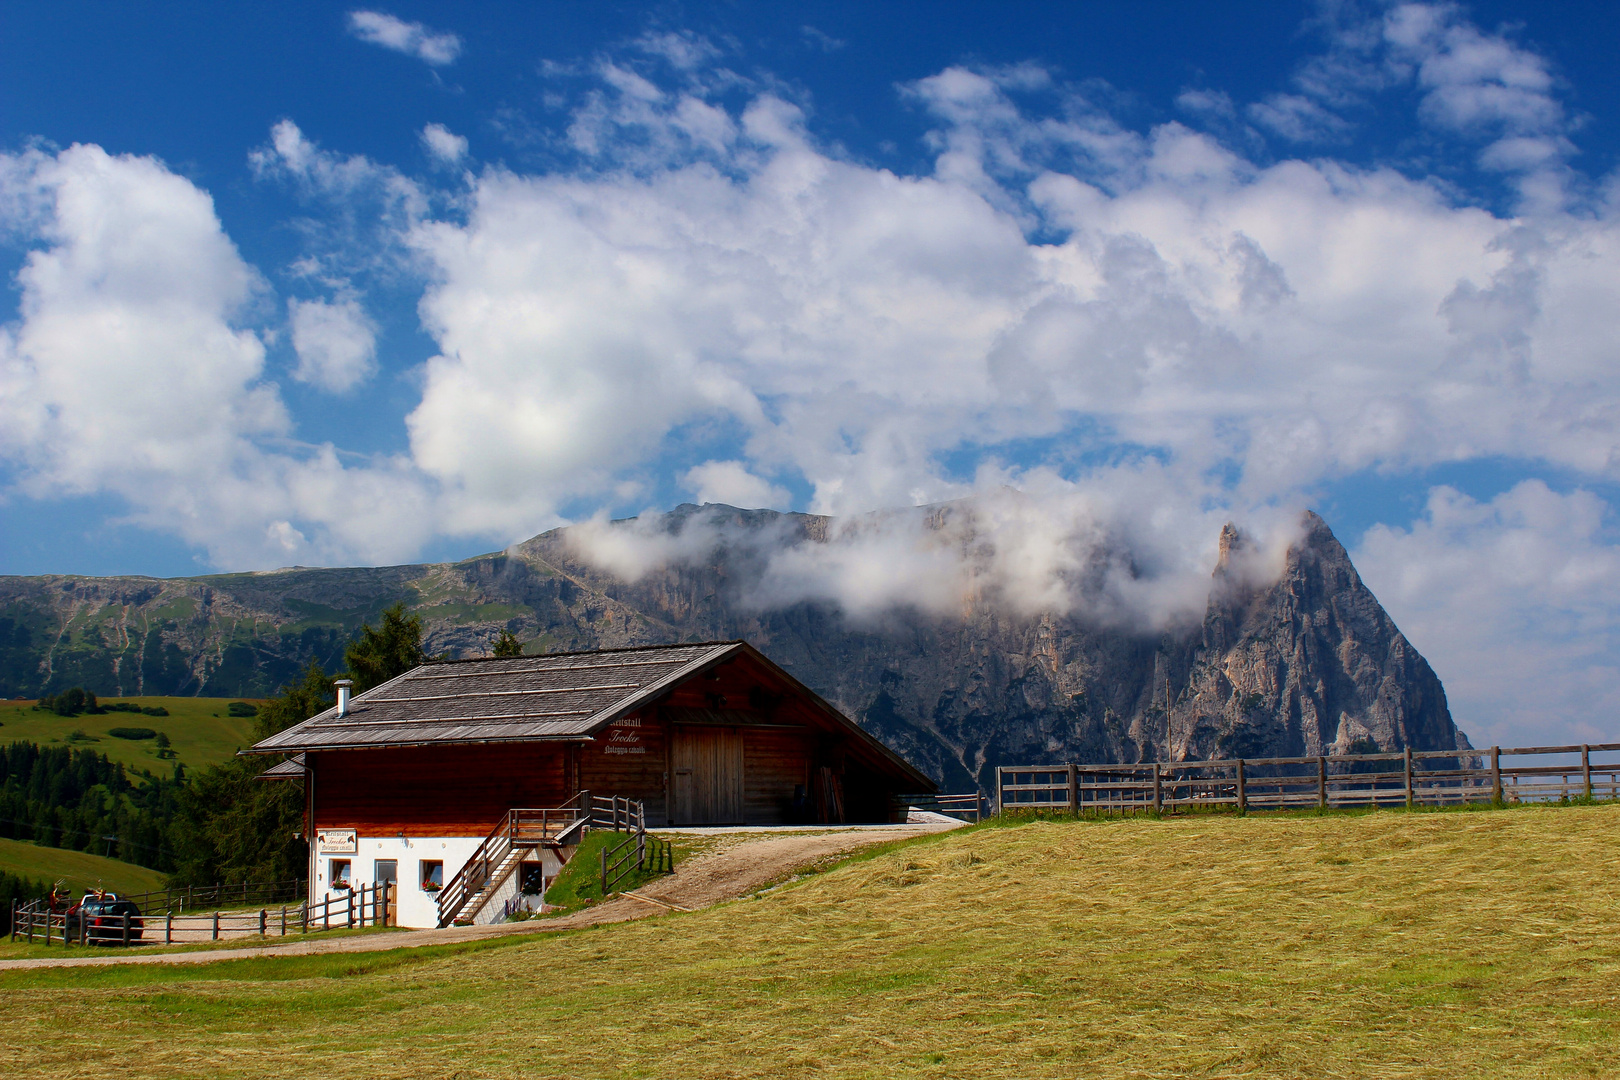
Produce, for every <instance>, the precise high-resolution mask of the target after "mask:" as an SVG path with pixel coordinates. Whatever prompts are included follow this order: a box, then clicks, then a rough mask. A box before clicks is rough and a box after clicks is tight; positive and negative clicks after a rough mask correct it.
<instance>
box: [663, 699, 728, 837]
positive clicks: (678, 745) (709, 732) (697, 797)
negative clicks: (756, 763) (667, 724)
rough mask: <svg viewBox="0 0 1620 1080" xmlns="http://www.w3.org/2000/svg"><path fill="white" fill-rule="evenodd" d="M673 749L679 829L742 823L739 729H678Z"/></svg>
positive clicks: (684, 727)
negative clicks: (680, 827)
mask: <svg viewBox="0 0 1620 1080" xmlns="http://www.w3.org/2000/svg"><path fill="white" fill-rule="evenodd" d="M673 735H674V739H673V741H672V745H671V746H670V757H671V758H672V759H673V760H672V761H671V764H672V765H673V766H674V773H675V776H674V781H675V793H674V794H675V823H676V824H677V825H735V824H738V823H740V822H741V821H742V820H743V740H742V732H740V731H738V730H737V729H736V728H724V727H688V726H686V725H684V724H681V725H677V726H676V727H675V729H674V732H673Z"/></svg>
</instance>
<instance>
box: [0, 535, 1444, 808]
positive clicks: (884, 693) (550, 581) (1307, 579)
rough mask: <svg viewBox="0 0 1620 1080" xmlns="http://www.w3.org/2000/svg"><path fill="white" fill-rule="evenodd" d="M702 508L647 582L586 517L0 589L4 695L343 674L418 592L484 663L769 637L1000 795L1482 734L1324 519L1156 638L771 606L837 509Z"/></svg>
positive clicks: (434, 622)
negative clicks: (1051, 774)
mask: <svg viewBox="0 0 1620 1080" xmlns="http://www.w3.org/2000/svg"><path fill="white" fill-rule="evenodd" d="M693 521H701V522H702V523H703V524H704V525H705V526H706V527H708V528H710V529H711V530H714V532H713V534H712V535H714V536H716V537H718V538H719V539H718V541H717V542H715V543H714V544H713V546H712V547H709V548H706V549H704V550H701V551H698V552H696V553H695V554H691V555H689V556H688V557H686V558H683V559H679V560H675V561H672V562H669V563H667V564H663V565H659V566H657V567H655V568H653V569H651V570H650V571H649V572H646V573H643V574H640V575H639V576H635V577H634V580H626V578H624V577H619V576H616V575H614V574H612V573H609V572H607V571H605V570H603V569H600V568H599V567H598V566H595V565H592V564H589V563H586V562H584V561H582V559H581V558H580V555H579V537H578V536H571V535H570V534H569V532H568V531H567V530H555V531H553V532H550V533H545V534H542V535H541V536H537V537H535V538H534V539H532V540H529V541H527V542H526V543H523V544H521V545H518V546H517V547H515V548H513V549H511V550H509V551H507V552H503V553H499V554H492V555H485V556H480V557H478V558H474V559H468V560H466V561H464V562H459V563H451V564H434V565H418V566H394V567H378V568H361V569H306V568H301V567H300V568H292V569H287V570H277V571H271V572H264V573H252V574H229V575H217V576H208V577H196V578H176V579H165V580H159V579H152V578H138V577H116V578H87V577H70V576H47V577H30V578H22V577H10V578H0V695H4V696H8V697H9V696H20V697H34V696H37V695H39V694H42V693H51V692H55V691H57V690H60V689H63V688H66V687H69V686H74V685H82V686H84V687H86V688H87V689H90V690H93V691H95V692H96V693H97V694H100V695H104V696H111V695H135V694H204V695H228V696H244V697H245V696H262V695H265V694H268V693H270V692H273V691H274V689H275V688H277V687H278V686H279V685H280V684H281V683H283V682H285V681H287V680H289V679H290V678H292V677H293V675H294V674H296V673H297V672H298V671H299V670H300V669H301V668H302V666H303V665H305V664H307V663H308V662H309V661H311V660H315V661H317V662H319V663H321V664H323V665H324V666H326V667H327V668H328V669H329V670H331V669H334V668H335V667H336V666H337V665H338V663H339V662H340V660H341V656H342V650H343V645H344V643H345V642H346V641H348V640H349V639H350V638H351V637H352V636H353V635H354V634H355V632H356V631H357V630H358V628H359V626H360V625H361V623H362V622H365V621H368V620H370V621H375V620H376V619H377V618H378V616H379V615H380V613H381V612H382V610H383V609H384V608H386V607H388V606H389V605H391V604H393V603H395V602H396V601H400V600H403V601H404V602H405V603H406V604H407V605H408V606H409V607H410V608H411V609H412V610H413V611H415V612H416V613H417V614H419V615H420V616H421V617H422V619H423V621H424V623H425V625H426V627H427V631H428V633H427V644H428V646H429V648H430V650H431V651H435V652H446V653H449V654H450V655H478V654H480V653H482V652H484V651H485V650H486V648H487V647H488V643H489V641H490V640H491V638H492V637H493V636H494V634H495V633H496V632H497V631H498V630H499V629H500V628H501V627H507V628H509V629H511V630H513V631H514V632H515V633H517V634H518V636H519V637H520V638H522V639H524V641H525V642H526V646H527V648H528V650H529V651H531V652H539V651H558V650H565V649H585V648H597V647H612V646H621V645H638V644H652V643H658V642H668V641H681V640H705V639H718V638H738V637H740V638H746V639H748V640H749V641H751V642H753V643H754V644H755V645H757V646H759V647H760V648H761V649H763V650H764V651H765V652H766V653H767V654H768V655H770V656H771V657H772V658H773V659H775V660H776V661H777V662H778V663H780V664H782V665H783V666H784V667H786V668H787V669H788V670H789V671H792V672H793V673H794V674H795V675H797V676H798V677H799V678H800V679H801V680H803V681H804V682H805V683H807V684H808V685H809V686H811V687H813V688H814V689H816V690H817V691H819V692H820V693H821V694H823V695H824V696H826V697H827V698H828V699H829V700H831V701H833V702H834V703H835V704H837V705H838V706H839V707H840V708H842V709H843V710H845V711H846V712H847V713H848V714H849V715H851V716H853V717H855V718H857V719H858V720H859V721H861V723H863V724H864V725H865V726H866V727H867V728H868V729H869V730H871V731H873V732H874V733H875V734H877V735H878V736H879V737H880V738H882V739H884V740H885V741H887V742H888V743H889V744H890V745H891V746H893V747H894V748H895V749H897V750H899V751H900V752H901V753H903V754H905V755H906V756H907V757H908V758H910V759H911V760H912V761H914V762H916V763H918V764H919V766H921V767H923V768H924V769H925V770H926V771H927V772H929V773H931V774H932V775H934V776H935V777H937V778H938V779H939V780H940V781H941V782H942V783H943V784H944V786H945V787H946V788H947V789H953V790H962V789H964V788H966V787H970V786H972V785H975V784H977V785H983V786H985V787H986V788H988V787H990V786H991V785H992V782H993V772H992V769H993V768H994V766H995V765H997V764H1000V763H1009V764H1010V763H1024V762H1028V763H1043V762H1061V761H1068V760H1078V761H1096V762H1106V761H1140V760H1153V759H1158V760H1187V759H1195V758H1207V757H1229V756H1248V757H1258V756H1267V755H1284V754H1315V753H1319V752H1327V753H1332V752H1343V751H1345V750H1349V749H1352V748H1355V749H1358V750H1367V749H1371V748H1372V747H1373V746H1376V747H1378V748H1380V749H1384V750H1395V749H1400V748H1402V747H1406V746H1411V747H1413V748H1414V749H1451V748H1453V747H1466V746H1467V740H1466V738H1464V737H1463V736H1462V735H1461V733H1459V732H1458V731H1457V729H1456V726H1455V725H1454V724H1453V722H1452V718H1451V715H1450V712H1449V711H1448V709H1447V707H1446V696H1445V690H1444V689H1443V688H1442V687H1441V685H1440V680H1439V679H1438V678H1437V677H1436V676H1435V674H1434V672H1433V671H1432V670H1431V669H1430V667H1429V665H1428V663H1427V661H1425V660H1424V659H1423V657H1422V656H1420V655H1419V654H1418V652H1417V651H1416V650H1415V649H1413V648H1412V646H1411V645H1410V644H1409V643H1408V642H1407V641H1406V639H1405V638H1404V637H1403V636H1402V635H1401V633H1400V631H1399V630H1398V629H1397V628H1396V627H1395V624H1394V623H1393V622H1392V621H1391V620H1390V618H1389V616H1388V615H1387V614H1386V613H1385V612H1384V610H1383V608H1382V607H1381V606H1380V605H1379V603H1378V601H1377V599H1376V598H1375V597H1374V596H1373V595H1372V593H1371V592H1370V591H1369V590H1368V589H1367V587H1366V586H1365V585H1363V584H1362V582H1361V579H1360V577H1359V576H1358V575H1357V573H1356V570H1355V567H1353V566H1352V565H1351V563H1350V557H1349V555H1348V553H1347V552H1346V551H1345V550H1344V548H1343V546H1342V545H1340V544H1339V542H1338V540H1337V539H1335V538H1334V536H1333V533H1332V531H1331V530H1330V529H1329V528H1328V526H1327V524H1326V523H1325V522H1323V521H1322V520H1321V519H1320V518H1319V517H1317V516H1316V515H1314V514H1309V515H1307V516H1306V519H1305V521H1304V523H1303V524H1304V530H1303V535H1302V539H1301V540H1300V541H1299V542H1298V543H1296V544H1295V545H1294V546H1293V547H1292V548H1291V549H1290V550H1289V552H1288V554H1287V558H1286V565H1285V567H1284V569H1283V572H1282V574H1281V576H1280V577H1278V578H1276V579H1275V580H1269V581H1262V582H1255V581H1253V580H1251V579H1250V578H1249V577H1248V576H1246V575H1245V574H1244V573H1241V572H1239V568H1240V565H1241V562H1242V560H1241V558H1240V556H1241V555H1242V553H1243V551H1244V546H1245V541H1244V539H1243V537H1242V536H1241V535H1240V534H1238V533H1237V532H1236V531H1235V530H1232V529H1231V528H1230V527H1228V529H1227V531H1226V532H1225V533H1224V534H1223V536H1222V538H1221V559H1220V563H1219V565H1218V566H1217V567H1216V570H1215V574H1214V580H1213V581H1212V582H1211V588H1210V598H1209V602H1208V607H1207V611H1206V614H1205V616H1204V619H1203V622H1202V624H1193V625H1189V626H1185V627H1181V628H1179V629H1175V630H1172V631H1167V632H1162V633H1157V634H1151V635H1150V634H1144V633H1131V632H1126V631H1120V630H1117V629H1107V628H1103V627H1099V626H1096V625H1089V624H1087V623H1086V622H1085V621H1084V620H1082V619H1081V618H1079V617H1076V616H1072V615H1055V614H1053V615H1039V616H1032V617H1020V616H1013V615H1009V614H1007V613H1006V612H1005V611H1003V610H1000V609H999V608H998V607H997V606H996V605H994V604H992V603H989V602H982V601H976V602H968V603H965V604H964V606H963V609H962V611H961V612H960V614H953V615H951V616H939V615H925V614H921V613H918V612H913V611H895V612H893V613H892V614H891V615H889V616H887V617H885V618H884V619H882V620H881V621H879V622H877V623H870V624H861V623H856V622H852V621H851V620H849V619H846V618H845V617H844V616H843V614H841V613H840V611H839V610H838V609H837V608H836V607H835V606H833V605H830V604H827V603H816V602H797V603H791V604H786V605H783V606H779V607H775V608H769V609H764V610H760V609H757V608H755V607H754V606H752V605H749V604H746V603H744V601H743V597H742V591H743V590H742V588H741V585H740V583H742V582H746V581H749V580H753V579H754V578H757V575H758V573H759V572H760V567H759V565H758V563H759V560H760V558H761V551H762V550H768V548H769V545H772V544H776V545H780V544H817V543H824V542H826V541H827V538H828V530H829V521H828V519H826V518H820V517H815V516H811V515H803V514H778V513H776V512H774V511H744V510H737V509H734V508H731V507H724V506H705V507H701V508H700V507H693V506H684V507H681V508H679V509H677V510H676V511H673V512H672V513H671V514H669V515H666V516H665V517H664V518H663V519H661V520H659V521H658V522H655V525H656V528H657V529H659V530H662V531H663V532H666V533H668V534H670V535H676V534H679V533H680V532H681V531H682V529H683V528H684V527H685V526H686V525H688V524H690V523H692V522H693ZM642 524H643V525H645V523H642ZM762 545H764V546H763V547H762Z"/></svg>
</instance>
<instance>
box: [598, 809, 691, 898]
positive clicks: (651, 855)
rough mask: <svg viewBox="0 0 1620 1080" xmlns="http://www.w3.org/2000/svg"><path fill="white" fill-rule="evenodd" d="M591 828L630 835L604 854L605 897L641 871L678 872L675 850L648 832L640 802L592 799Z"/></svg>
mask: <svg viewBox="0 0 1620 1080" xmlns="http://www.w3.org/2000/svg"><path fill="white" fill-rule="evenodd" d="M591 806H592V817H591V827H592V828H596V829H612V830H613V831H614V832H623V833H626V834H627V835H626V836H625V838H624V839H623V840H621V841H620V842H619V843H617V844H615V845H613V846H612V847H611V848H603V849H602V855H601V863H602V865H601V873H602V895H603V896H606V895H608V893H610V892H612V891H613V889H614V888H615V887H616V886H617V885H618V884H619V883H620V882H622V881H623V880H624V879H625V878H627V877H629V876H630V875H631V874H633V873H636V872H638V871H645V870H651V871H652V872H653V873H655V874H673V873H674V872H675V849H674V848H673V847H671V846H670V843H669V841H668V840H660V839H659V838H658V837H656V836H653V835H651V834H649V833H648V832H647V815H646V811H645V809H644V808H643V807H642V804H641V803H640V802H639V801H632V800H630V799H626V798H620V797H615V798H612V799H603V798H594V799H592V800H591Z"/></svg>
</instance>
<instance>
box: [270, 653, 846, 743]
mask: <svg viewBox="0 0 1620 1080" xmlns="http://www.w3.org/2000/svg"><path fill="white" fill-rule="evenodd" d="M742 651H747V652H750V653H752V652H753V650H752V649H750V648H749V646H747V645H746V644H744V643H743V642H740V641H718V642H705V643H702V644H694V645H655V646H650V647H646V648H639V649H601V650H597V651H594V652H582V653H551V654H549V655H545V656H523V657H513V658H510V659H503V660H495V659H481V660H448V661H440V662H436V663H430V664H423V665H422V666H421V667H417V668H413V669H412V670H410V671H408V672H406V673H405V674H403V675H401V676H399V677H398V678H395V679H391V680H389V681H388V682H385V683H383V684H382V685H381V686H377V687H374V688H372V689H370V690H368V691H366V692H365V693H363V694H356V695H355V696H354V698H353V699H352V700H351V701H350V702H349V713H348V715H347V716H339V715H338V714H337V707H336V706H335V705H334V706H333V707H332V708H330V709H327V710H326V711H325V712H323V713H320V714H318V715H316V716H314V717H311V718H310V719H308V720H306V721H304V722H303V723H302V724H298V725H295V726H294V727H290V728H288V729H287V730H286V731H283V732H280V733H278V734H275V735H272V736H270V737H269V738H268V739H264V740H261V741H260V742H258V743H256V744H254V745H253V746H252V747H251V748H249V749H248V750H247V751H244V753H257V754H275V753H297V752H299V751H303V750H351V749H360V748H364V747H378V748H381V747H390V746H422V745H427V744H433V743H483V742H536V741H543V740H569V739H582V738H587V737H589V736H590V735H591V733H592V732H594V731H596V730H598V729H599V728H602V727H605V726H606V725H607V724H610V723H612V722H613V721H614V720H616V719H618V718H619V717H621V716H624V715H625V714H627V713H629V712H632V711H634V710H635V709H636V708H638V707H639V706H641V705H643V704H645V703H646V702H647V701H649V700H650V699H652V698H654V697H656V696H658V695H659V694H660V693H662V692H663V691H664V690H665V689H666V688H668V687H670V686H672V685H674V684H675V683H678V682H680V681H682V680H684V679H686V678H688V677H689V676H691V675H693V674H696V673H697V672H698V671H701V670H702V669H704V668H707V667H710V666H711V665H714V664H718V663H720V662H722V661H723V660H726V659H727V658H729V657H730V656H732V655H733V654H735V653H738V652H742ZM755 655H757V653H756V654H755ZM845 722H846V723H848V721H847V720H846V721H845ZM852 726H853V725H852Z"/></svg>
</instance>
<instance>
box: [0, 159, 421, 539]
mask: <svg viewBox="0 0 1620 1080" xmlns="http://www.w3.org/2000/svg"><path fill="white" fill-rule="evenodd" d="M0 185H3V187H4V195H3V197H0V207H6V208H8V209H12V208H25V209H26V211H27V212H26V213H22V212H18V213H15V214H13V215H12V216H9V217H8V219H7V220H6V221H5V222H4V225H5V226H6V227H7V228H8V229H10V230H12V231H14V232H16V233H18V234H20V235H21V236H22V237H23V238H24V239H25V240H26V241H27V242H28V243H29V246H30V249H31V250H30V251H29V253H28V256H27V259H26V261H25V262H24V264H23V267H22V269H21V270H20V271H19V272H18V274H17V286H18V289H19V291H20V293H21V303H20V306H19V312H18V318H17V320H16V321H14V322H13V323H11V324H9V325H7V326H5V327H4V328H3V331H0V460H3V461H4V462H5V464H6V466H7V467H8V474H9V481H10V486H12V487H13V488H14V489H15V490H19V491H21V492H23V493H26V494H28V495H32V496H35V497H40V498H48V497H54V496H59V495H62V494H112V495H116V496H118V497H120V498H122V499H123V500H124V501H125V502H127V503H128V505H129V507H130V517H131V520H133V521H134V522H135V523H136V524H139V525H143V526H146V527H148V528H152V529H156V530H159V531H162V532H165V533H170V534H173V535H178V536H180V537H182V538H183V539H185V540H187V541H188V542H191V543H194V544H197V545H199V546H201V547H203V548H204V549H205V550H206V551H207V553H208V557H209V559H210V561H211V562H212V563H213V564H214V565H217V566H265V565H279V564H281V563H284V562H287V561H291V560H292V559H294V558H298V559H302V560H303V561H306V562H309V561H320V560H323V559H332V558H353V557H355V556H356V555H359V556H361V557H364V558H382V559H394V558H401V557H404V556H406V555H408V554H409V553H410V552H411V551H413V550H415V549H416V547H417V546H418V545H420V544H421V543H422V542H423V540H424V539H425V538H426V536H427V535H428V531H429V530H430V529H431V525H430V524H427V523H426V522H425V521H424V520H423V519H422V518H421V517H419V515H423V514H428V515H429V516H431V514H430V513H429V510H428V503H429V502H430V499H429V497H428V496H427V495H426V493H425V490H426V489H425V488H424V486H423V484H422V481H421V478H420V476H419V475H418V474H415V473H414V472H413V471H412V470H411V469H410V468H409V466H408V464H406V463H403V462H398V461H387V460H381V461H375V462H372V463H370V464H369V465H365V466H361V467H358V468H353V467H347V468H346V467H345V466H343V465H342V464H340V463H339V461H338V458H337V454H336V451H335V449H334V448H333V447H331V446H323V447H314V448H309V449H308V450H307V451H305V452H302V453H291V452H288V451H286V450H285V449H282V448H284V447H285V446H286V445H287V439H288V437H289V436H290V435H292V434H293V423H292V420H291V418H290V417H289V416H288V414H287V410H286V408H285V406H284V405H283V403H282V400H281V396H280V394H279V393H278V391H277V388H276V387H275V385H274V384H273V383H270V382H268V381H266V380H265V378H264V360H265V348H264V344H263V341H262V340H261V338H260V336H259V335H258V334H257V333H256V332H255V331H254V329H253V328H252V327H251V326H250V325H246V323H245V320H246V318H247V315H248V309H249V306H250V304H251V303H252V302H254V301H255V299H256V298H257V297H258V296H259V295H260V294H261V293H262V292H263V291H264V290H265V288H266V287H265V285H264V283H263V282H262V281H261V279H260V277H259V275H258V274H257V273H256V272H255V271H254V270H253V268H252V267H250V266H249V265H248V264H247V263H246V262H244V261H243V259H242V257H241V255H240V254H239V253H238V252H237V250H236V247H235V245H234V244H232V243H231V241H230V239H229V238H228V237H227V236H226V235H225V233H224V231H223V229H222V228H221V226H220V222H219V219H218V217H217V216H216V215H215V212H214V206H213V201H212V200H211V199H210V198H209V197H208V195H207V194H206V193H205V192H203V191H201V190H199V189H198V188H197V187H195V186H194V185H193V184H192V183H191V182H190V181H188V180H186V179H185V178H183V177H180V176H177V175H175V174H174V173H172V172H170V171H169V170H168V169H166V168H165V167H164V166H163V165H162V164H161V163H160V162H158V161H156V160H154V159H152V158H143V157H134V156H114V155H110V154H108V153H106V152H105V151H103V150H101V149H100V148H99V147H94V146H74V147H71V148H69V149H67V150H64V151H62V152H61V153H59V154H55V155H52V154H45V153H41V152H37V151H34V152H28V153H25V154H22V155H16V156H0Z"/></svg>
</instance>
